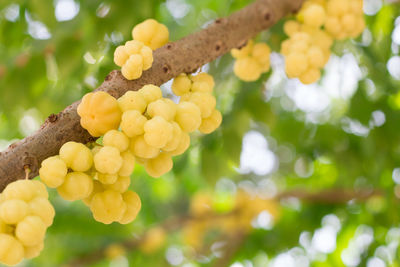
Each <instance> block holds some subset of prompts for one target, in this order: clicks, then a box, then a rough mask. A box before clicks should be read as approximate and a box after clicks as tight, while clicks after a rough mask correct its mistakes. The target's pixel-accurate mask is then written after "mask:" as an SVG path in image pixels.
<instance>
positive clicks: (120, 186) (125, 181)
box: [104, 176, 131, 193]
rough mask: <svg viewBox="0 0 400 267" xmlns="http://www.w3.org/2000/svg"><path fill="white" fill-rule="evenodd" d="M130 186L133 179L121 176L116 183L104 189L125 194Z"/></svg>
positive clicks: (105, 186)
mask: <svg viewBox="0 0 400 267" xmlns="http://www.w3.org/2000/svg"><path fill="white" fill-rule="evenodd" d="M130 184H131V178H130V177H129V176H119V177H118V179H117V181H115V183H113V184H106V185H104V188H105V189H108V190H113V191H116V192H120V193H124V192H125V191H126V190H128V188H129V185H130Z"/></svg>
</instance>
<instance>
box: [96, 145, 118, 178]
mask: <svg viewBox="0 0 400 267" xmlns="http://www.w3.org/2000/svg"><path fill="white" fill-rule="evenodd" d="M94 166H95V167H96V170H97V171H99V172H101V173H106V174H116V173H117V172H118V171H119V169H120V168H121V166H122V157H121V154H120V152H119V150H118V149H117V148H115V147H112V146H104V147H102V148H101V149H100V151H99V152H97V154H96V155H94Z"/></svg>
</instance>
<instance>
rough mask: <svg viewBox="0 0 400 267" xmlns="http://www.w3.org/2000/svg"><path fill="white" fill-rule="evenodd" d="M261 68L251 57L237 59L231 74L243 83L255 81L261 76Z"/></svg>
mask: <svg viewBox="0 0 400 267" xmlns="http://www.w3.org/2000/svg"><path fill="white" fill-rule="evenodd" d="M261 71H262V69H261V67H260V66H259V64H258V62H257V60H256V59H254V58H251V57H245V58H239V59H237V60H236V61H235V64H234V65H233V72H234V73H235V75H236V76H237V77H239V79H241V80H243V81H248V82H250V81H255V80H257V79H258V78H259V77H260V75H261Z"/></svg>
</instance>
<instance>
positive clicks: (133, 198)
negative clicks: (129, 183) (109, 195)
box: [118, 191, 142, 224]
mask: <svg viewBox="0 0 400 267" xmlns="http://www.w3.org/2000/svg"><path fill="white" fill-rule="evenodd" d="M122 198H123V200H124V202H125V204H126V210H125V212H124V215H123V216H122V217H121V219H119V220H118V222H119V223H121V224H127V223H130V222H132V221H133V220H135V219H136V216H137V215H138V213H139V211H140V209H141V207H142V203H141V201H140V197H139V195H138V194H136V192H133V191H126V192H125V193H123V194H122Z"/></svg>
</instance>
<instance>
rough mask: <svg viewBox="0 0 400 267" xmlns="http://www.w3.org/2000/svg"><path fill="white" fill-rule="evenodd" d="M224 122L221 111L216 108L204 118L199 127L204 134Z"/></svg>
mask: <svg viewBox="0 0 400 267" xmlns="http://www.w3.org/2000/svg"><path fill="white" fill-rule="evenodd" d="M221 122H222V115H221V112H219V111H218V110H216V109H214V110H213V112H212V113H211V115H210V116H209V117H207V118H203V120H202V122H201V125H200V127H199V131H200V132H202V133H204V134H209V133H212V132H213V131H215V129H217V128H218V127H219V126H220V125H221Z"/></svg>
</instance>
